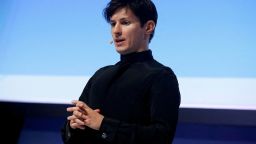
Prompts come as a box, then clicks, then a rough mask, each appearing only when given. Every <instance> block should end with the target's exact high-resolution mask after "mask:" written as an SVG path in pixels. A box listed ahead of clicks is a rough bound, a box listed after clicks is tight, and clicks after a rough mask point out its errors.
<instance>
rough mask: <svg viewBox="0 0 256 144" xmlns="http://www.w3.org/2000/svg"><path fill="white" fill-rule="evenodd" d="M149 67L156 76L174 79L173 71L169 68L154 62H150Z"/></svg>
mask: <svg viewBox="0 0 256 144" xmlns="http://www.w3.org/2000/svg"><path fill="white" fill-rule="evenodd" d="M149 65H150V66H149V67H151V69H153V70H154V71H155V72H156V73H157V75H158V76H160V75H162V76H174V77H176V75H175V73H174V71H173V70H172V69H171V68H170V67H169V66H166V65H163V64H162V63H159V62H158V61H156V60H154V61H152V62H151V63H150V64H149Z"/></svg>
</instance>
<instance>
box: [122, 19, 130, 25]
mask: <svg viewBox="0 0 256 144" xmlns="http://www.w3.org/2000/svg"><path fill="white" fill-rule="evenodd" d="M121 24H122V25H130V24H131V22H130V21H127V20H125V21H122V22H121Z"/></svg>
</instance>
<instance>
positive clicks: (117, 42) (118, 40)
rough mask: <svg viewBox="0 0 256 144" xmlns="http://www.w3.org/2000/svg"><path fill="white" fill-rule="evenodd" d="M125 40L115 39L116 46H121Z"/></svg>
mask: <svg viewBox="0 0 256 144" xmlns="http://www.w3.org/2000/svg"><path fill="white" fill-rule="evenodd" d="M124 41H125V39H115V44H116V46H121V45H122V43H123V42H124Z"/></svg>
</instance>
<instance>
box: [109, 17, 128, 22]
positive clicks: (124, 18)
mask: <svg viewBox="0 0 256 144" xmlns="http://www.w3.org/2000/svg"><path fill="white" fill-rule="evenodd" d="M118 20H119V21H122V20H131V19H130V18H129V17H122V18H120V19H118ZM113 21H115V20H113V19H110V22H113Z"/></svg>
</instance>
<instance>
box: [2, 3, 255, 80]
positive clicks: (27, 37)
mask: <svg viewBox="0 0 256 144" xmlns="http://www.w3.org/2000/svg"><path fill="white" fill-rule="evenodd" d="M107 2H108V1H106V0H100V1H84V0H76V1H70V0H44V1H40V0H1V2H0V74H4V75H9V74H25V75H87V76H90V75H92V74H93V73H94V72H95V71H96V70H97V69H98V68H100V67H101V66H104V65H108V64H114V63H115V62H116V61H117V60H118V59H119V55H118V54H117V53H116V52H115V50H114V47H113V46H112V45H110V44H109V41H110V40H111V35H110V27H109V25H108V24H107V23H106V22H105V20H104V18H103V16H102V9H103V8H104V6H105V5H106V4H107ZM155 4H156V6H157V8H158V13H159V22H158V25H157V29H156V34H155V37H154V39H153V41H152V43H151V45H150V48H151V49H152V51H153V53H154V56H155V58H156V59H158V60H159V61H160V62H162V63H163V64H166V65H168V66H170V67H171V68H172V69H173V70H174V71H175V72H176V74H177V75H178V76H182V77H183V76H185V77H195V76H196V77H256V66H255V64H256V60H255V59H256V58H255V53H256V42H255V41H256V27H255V25H256V9H255V6H256V1H255V0H208V1H205V0H180V1H175V0H161V1H155Z"/></svg>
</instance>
